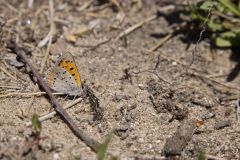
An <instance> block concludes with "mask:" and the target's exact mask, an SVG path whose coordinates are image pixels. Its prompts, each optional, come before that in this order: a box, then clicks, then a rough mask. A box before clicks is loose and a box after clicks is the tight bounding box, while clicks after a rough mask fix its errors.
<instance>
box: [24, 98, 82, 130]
mask: <svg viewBox="0 0 240 160" xmlns="http://www.w3.org/2000/svg"><path fill="white" fill-rule="evenodd" d="M80 101H82V98H81V97H80V98H78V99H76V100H75V101H74V102H72V103H70V104H68V105H66V106H64V107H63V109H68V108H70V107H72V106H74V105H75V104H77V103H78V102H80ZM56 114H57V112H56V111H52V112H50V113H45V114H43V116H41V117H39V121H40V122H43V121H46V120H48V119H50V118H53V117H54V116H55V115H56ZM26 125H27V126H28V127H29V126H31V125H32V122H28V123H27V124H26Z"/></svg>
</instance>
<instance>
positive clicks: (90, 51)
mask: <svg viewBox="0 0 240 160" xmlns="http://www.w3.org/2000/svg"><path fill="white" fill-rule="evenodd" d="M87 2H88V1H81V2H78V1H62V2H60V1H59V2H57V3H56V2H55V3H54V8H55V12H54V17H55V18H56V19H57V20H56V21H55V24H56V34H55V35H54V38H53V44H52V46H51V47H52V48H51V52H50V58H49V59H48V61H47V64H46V65H45V68H44V72H45V71H47V69H49V68H50V67H51V66H53V65H54V61H55V60H56V57H57V56H58V55H59V54H60V52H63V54H64V52H65V51H66V50H68V51H70V52H71V53H72V54H73V56H74V57H75V62H76V64H77V66H78V70H79V72H80V74H81V77H82V80H83V81H85V83H86V84H87V85H88V86H90V87H91V88H92V89H93V90H94V92H95V94H96V96H97V97H98V99H99V101H100V105H101V107H102V108H103V110H104V112H103V115H104V119H103V120H102V121H99V122H98V123H97V124H96V123H91V122H92V119H93V113H92V112H91V110H90V105H89V103H88V101H87V100H83V101H82V102H80V103H78V104H77V105H75V106H74V107H72V108H70V109H67V112H68V113H69V114H70V116H71V117H72V118H73V120H74V121H75V122H76V124H77V126H78V127H79V128H81V129H82V130H84V132H86V133H87V134H88V135H89V136H91V137H92V138H94V139H96V140H98V141H102V140H104V138H105V136H106V135H107V134H108V133H109V132H111V131H114V135H113V139H112V140H111V143H110V146H109V149H108V150H109V152H111V153H112V154H113V155H117V156H118V157H119V158H120V159H160V158H161V157H162V156H164V153H165V152H164V145H165V144H166V142H167V141H168V139H169V138H170V137H172V136H173V135H174V133H175V132H176V130H177V129H178V128H179V126H182V125H183V124H184V123H185V122H189V121H192V122H194V126H195V127H194V134H193V135H191V136H190V139H189V140H188V141H187V145H186V146H184V147H183V151H181V154H180V159H196V157H197V154H199V152H200V151H204V152H205V153H206V154H209V155H212V156H216V157H218V158H220V157H221V158H225V159H240V154H239V148H240V136H239V132H240V128H239V126H238V125H237V118H236V100H237V97H238V96H239V93H240V85H239V84H240V77H239V76H237V75H235V74H234V73H238V72H239V67H237V66H239V62H240V57H239V54H238V52H239V51H237V50H219V49H216V48H212V46H210V44H209V42H208V40H206V41H201V42H200V44H199V45H198V46H197V49H198V50H197V52H196V53H195V60H194V63H193V64H192V65H191V66H189V64H190V62H191V59H192V54H191V51H192V50H193V48H194V47H195V42H196V41H197V39H198V34H199V32H197V33H193V32H191V31H190V30H188V31H185V32H183V33H180V34H176V35H174V36H173V37H172V38H171V39H170V40H169V41H167V42H166V43H164V45H163V46H162V47H160V48H159V49H158V50H157V51H155V52H148V50H149V49H150V48H152V47H154V46H155V45H156V44H157V43H158V42H159V41H160V38H159V37H161V34H162V33H166V32H169V31H170V28H171V26H172V25H176V24H178V21H177V20H176V21H174V18H176V17H172V19H171V20H172V21H173V22H174V23H172V22H170V21H168V19H166V17H164V16H160V17H159V18H157V19H155V20H153V21H151V22H149V23H147V24H144V25H143V26H142V27H141V28H139V29H137V30H136V31H134V32H132V33H130V34H129V35H127V36H126V37H125V38H123V39H119V40H117V39H116V37H117V36H118V35H119V34H120V33H121V32H122V31H123V30H125V29H127V28H128V27H130V26H132V25H135V24H137V23H138V22H141V21H143V20H145V19H147V18H149V17H151V16H153V15H154V14H156V12H157V11H158V10H159V11H161V9H163V8H164V7H166V6H168V7H169V6H170V7H172V6H175V7H176V6H178V3H177V2H175V4H172V5H169V4H168V3H167V2H166V1H162V2H158V1H144V2H143V6H142V8H140V9H139V8H138V5H137V3H134V2H130V1H129V2H123V3H122V7H123V8H124V13H125V17H124V19H123V20H122V21H119V20H121V14H120V12H118V11H115V10H116V7H114V6H110V5H108V4H107V5H106V4H102V5H97V4H96V2H95V3H92V4H90V5H89V6H88V7H87V8H85V9H84V10H81V7H82V6H83V4H86V3H87ZM165 2H166V3H165ZM0 3H1V5H0V16H1V21H0V24H1V23H3V22H5V24H4V25H3V27H2V28H1V30H0V31H1V32H0V33H1V36H2V37H1V48H0V56H1V59H0V60H1V63H0V65H1V71H0V85H1V88H0V91H1V96H2V97H1V98H0V102H1V103H0V159H79V158H80V159H84V160H85V159H86V160H88V159H95V158H96V157H95V153H94V152H92V151H91V150H90V149H89V148H88V147H87V146H86V145H85V144H84V143H83V142H82V141H81V140H79V139H78V138H77V137H76V136H75V135H74V134H73V133H72V131H71V130H70V129H69V127H68V126H67V125H66V123H64V121H63V120H62V119H61V118H60V117H58V116H55V117H54V118H52V119H50V120H47V121H44V122H43V123H42V132H41V139H40V141H39V143H38V144H34V143H33V137H34V136H33V129H32V128H31V127H26V125H25V124H26V122H28V121H29V120H30V119H31V117H32V115H33V113H37V114H38V115H41V114H42V113H44V112H48V111H49V110H50V108H51V104H50V102H49V100H48V99H47V98H46V97H45V96H35V97H34V100H32V98H33V96H21V95H11V94H12V93H20V92H21V93H32V92H35V91H34V88H35V84H36V82H35V80H34V77H33V76H32V74H31V73H29V69H28V68H26V67H24V66H19V67H16V62H15V61H14V60H13V59H14V58H12V59H10V60H9V59H7V57H9V56H10V57H13V54H12V52H11V50H9V49H7V47H6V44H7V43H8V42H9V39H12V38H13V37H14V38H15V39H17V40H18V42H19V44H22V46H24V47H25V48H26V49H27V50H28V51H30V52H31V54H30V55H28V57H29V60H31V62H32V63H33V64H34V65H35V67H36V68H38V69H40V68H41V61H42V59H43V57H44V55H45V52H46V47H42V48H40V47H37V45H38V43H39V42H40V40H42V39H43V38H44V37H45V36H46V35H47V34H48V32H49V28H50V26H49V21H48V20H49V13H48V3H40V1H39V2H35V3H34V6H33V9H28V7H27V3H26V2H25V1H12V2H11V3H10V2H5V1H1V2H0ZM119 17H120V18H119ZM0 26H1V25H0ZM91 26H94V27H93V29H92V30H91V31H88V32H86V33H76V32H77V31H81V30H83V29H84V28H86V27H88V28H89V27H91ZM74 30H75V31H74ZM76 30H77V31H76ZM73 33H74V34H73ZM67 34H70V35H71V36H74V38H76V39H74V40H73V41H72V42H71V43H70V42H68V41H65V42H64V44H63V42H62V41H60V39H62V36H63V37H64V36H65V38H66V35H67ZM204 36H205V37H208V35H204ZM110 38H111V40H110V41H107V40H108V39H110ZM63 39H64V38H63ZM102 42H106V43H104V44H101V43H102ZM98 44H101V45H98ZM96 45H98V46H97V47H94V46H96ZM63 48H65V51H64V49H63ZM60 50H61V51H60ZM237 54H238V55H237ZM12 64H14V65H12ZM2 69H4V70H5V71H6V72H5V71H4V70H2ZM8 74H10V75H11V76H9V75H8ZM234 75H235V76H234ZM4 86H5V87H4ZM38 91H39V90H38V89H37V90H36V92H38ZM8 93H10V95H9V96H5V97H3V96H4V95H7V94H8ZM56 97H57V99H58V100H59V102H60V104H62V105H65V104H68V103H70V102H71V101H72V100H71V99H64V96H63V97H61V96H56ZM31 102H32V103H31ZM176 143H178V142H176ZM108 158H109V157H108Z"/></svg>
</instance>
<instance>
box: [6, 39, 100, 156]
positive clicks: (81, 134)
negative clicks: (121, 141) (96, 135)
mask: <svg viewBox="0 0 240 160" xmlns="http://www.w3.org/2000/svg"><path fill="white" fill-rule="evenodd" d="M8 47H9V48H10V49H12V50H13V52H14V53H16V54H17V55H18V56H19V57H20V58H21V59H22V60H23V61H24V62H25V63H26V64H27V65H28V66H29V68H30V69H31V71H32V73H33V75H34V76H35V77H36V78H37V80H38V83H39V85H40V86H41V87H42V88H43V90H45V91H46V93H47V95H48V97H49V99H50V100H51V103H52V104H53V107H54V109H55V111H56V112H57V113H58V114H59V115H61V117H62V118H63V119H64V121H65V122H66V123H67V124H68V126H69V128H70V129H71V130H72V131H73V133H74V134H75V135H76V136H77V137H78V138H80V139H81V140H82V141H83V142H84V143H85V144H86V145H87V146H88V147H90V148H91V149H92V150H93V151H96V146H97V145H98V144H99V143H98V142H97V141H95V140H94V139H92V138H90V137H89V136H88V135H87V134H86V133H84V132H83V131H82V130H80V129H79V128H78V126H77V125H76V124H75V123H74V121H73V120H72V118H71V117H70V116H69V115H68V113H67V112H66V111H65V110H64V109H63V108H62V107H61V106H60V104H59V103H58V101H57V100H56V99H55V97H54V96H53V94H52V92H51V90H50V89H49V87H48V85H47V84H46V82H45V81H44V80H43V78H42V77H41V76H40V74H39V73H38V71H37V70H36V69H35V68H34V66H33V65H32V64H31V63H30V62H29V60H28V59H27V57H26V56H25V52H24V50H23V49H22V48H21V47H19V46H18V45H17V44H16V43H15V42H12V43H9V44H8Z"/></svg>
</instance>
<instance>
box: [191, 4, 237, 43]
mask: <svg viewBox="0 0 240 160" xmlns="http://www.w3.org/2000/svg"><path fill="white" fill-rule="evenodd" d="M189 7H190V11H191V15H192V18H193V19H194V20H198V21H200V22H206V26H207V29H208V30H209V31H210V33H211V39H212V42H213V43H214V44H215V45H216V46H217V47H230V48H231V47H239V46H240V0H238V1H231V0H207V1H201V2H199V3H197V4H196V5H189ZM209 12H210V16H209V17H208V18H207V15H208V14H209Z"/></svg>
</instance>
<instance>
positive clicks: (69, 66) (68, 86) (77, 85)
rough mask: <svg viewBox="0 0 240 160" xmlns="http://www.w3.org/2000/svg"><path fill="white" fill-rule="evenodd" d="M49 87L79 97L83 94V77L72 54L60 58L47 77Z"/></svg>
mask: <svg viewBox="0 0 240 160" xmlns="http://www.w3.org/2000/svg"><path fill="white" fill-rule="evenodd" d="M45 79H46V81H47V84H48V85H49V87H50V88H51V89H52V90H54V91H56V92H60V93H64V94H67V95H70V96H78V95H81V94H82V92H83V86H82V83H81V77H80V74H79V72H78V69H77V66H76V63H75V61H74V58H73V56H72V54H71V53H69V52H67V53H65V54H63V55H62V56H60V57H59V58H58V60H57V61H56V63H55V66H54V67H52V68H50V69H49V70H48V71H47V74H46V77H45Z"/></svg>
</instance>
